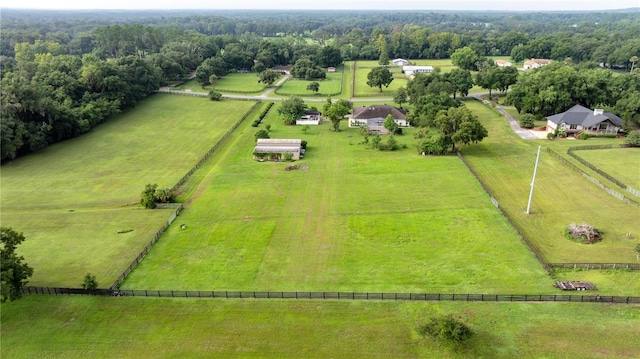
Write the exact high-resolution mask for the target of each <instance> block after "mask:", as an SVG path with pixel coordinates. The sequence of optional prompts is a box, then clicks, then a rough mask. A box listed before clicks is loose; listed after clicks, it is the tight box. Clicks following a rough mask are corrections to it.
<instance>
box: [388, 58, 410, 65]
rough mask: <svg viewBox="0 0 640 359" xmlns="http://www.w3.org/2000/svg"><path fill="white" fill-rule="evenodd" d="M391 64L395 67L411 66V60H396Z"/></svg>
mask: <svg viewBox="0 0 640 359" xmlns="http://www.w3.org/2000/svg"><path fill="white" fill-rule="evenodd" d="M391 63H392V64H393V66H407V65H409V64H410V62H409V60H405V59H395V60H393V61H391Z"/></svg>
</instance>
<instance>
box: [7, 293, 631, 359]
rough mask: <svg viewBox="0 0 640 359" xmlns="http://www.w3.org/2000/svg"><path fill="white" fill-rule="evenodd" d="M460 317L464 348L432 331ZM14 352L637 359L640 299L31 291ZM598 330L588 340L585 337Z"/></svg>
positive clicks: (10, 326)
mask: <svg viewBox="0 0 640 359" xmlns="http://www.w3.org/2000/svg"><path fill="white" fill-rule="evenodd" d="M440 314H453V315H454V316H456V317H458V318H460V319H461V320H462V321H464V322H465V323H467V325H469V326H470V327H471V329H472V330H473V331H474V333H475V336H474V337H473V338H472V339H471V340H470V341H468V342H467V343H466V344H465V345H464V346H463V347H460V348H457V349H456V348H453V347H451V346H446V345H441V344H439V343H437V342H436V341H434V340H433V339H431V338H422V337H421V336H420V335H418V333H417V331H416V328H417V327H418V326H419V325H421V324H423V323H425V322H426V321H427V320H428V319H429V318H430V317H432V316H435V315H440ZM1 319H2V334H1V340H2V347H1V349H0V356H2V357H3V358H16V359H18V358H35V357H43V356H46V357H47V358H103V357H117V358H141V357H163V358H169V357H171V358H173V357H176V358H177V357H180V358H182V357H189V358H193V357H224V358H226V357H243V358H253V357H260V358H300V357H304V358H328V357H331V358H356V357H367V358H550V359H551V358H586V359H589V358H635V357H637V353H638V352H639V351H640V342H638V340H637V339H638V327H640V308H638V307H636V306H622V305H606V304H595V303H593V304H586V303H526V304H523V303H465V302H420V303H403V302H380V301H354V302H351V301H308V300H224V299H216V300H211V299H203V300H196V299H170V298H163V299H159V298H133V297H120V298H109V297H90V296H89V297H83V296H71V297H69V296H27V297H25V298H23V299H21V300H20V301H17V302H14V303H9V304H3V308H2V318H1ZM585 338H587V339H585Z"/></svg>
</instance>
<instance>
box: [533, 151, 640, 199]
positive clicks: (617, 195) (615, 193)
mask: <svg viewBox="0 0 640 359" xmlns="http://www.w3.org/2000/svg"><path fill="white" fill-rule="evenodd" d="M546 151H547V153H549V154H551V155H553V157H555V158H556V159H558V160H560V162H562V163H563V164H565V165H567V166H569V167H570V168H571V169H573V170H575V171H577V172H578V173H580V174H581V175H582V177H584V178H586V179H587V180H589V182H591V183H593V184H594V185H596V186H597V187H598V188H600V189H601V190H603V191H605V192H607V193H608V194H610V195H611V196H613V197H615V198H617V199H619V200H621V201H623V202H624V203H628V204H631V205H635V206H637V207H640V203H639V202H637V201H636V200H633V199H631V198H629V197H627V196H625V195H623V194H622V193H620V192H618V191H616V190H614V189H613V188H609V187H607V186H605V185H604V184H602V182H600V181H598V179H596V178H594V177H592V176H591V175H589V174H588V173H586V172H585V171H583V170H581V169H580V168H578V166H576V165H574V164H573V163H571V162H569V161H568V160H567V159H566V158H564V157H562V156H560V155H559V154H558V153H556V152H555V151H553V150H552V149H550V148H549V147H547V148H546Z"/></svg>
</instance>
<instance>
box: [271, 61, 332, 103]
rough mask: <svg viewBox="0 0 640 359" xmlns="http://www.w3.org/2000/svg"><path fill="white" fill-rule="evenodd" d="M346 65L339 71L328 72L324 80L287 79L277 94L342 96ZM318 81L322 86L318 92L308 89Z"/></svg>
mask: <svg viewBox="0 0 640 359" xmlns="http://www.w3.org/2000/svg"><path fill="white" fill-rule="evenodd" d="M343 72H344V67H343V66H340V67H338V68H337V72H328V73H327V78H326V79H323V80H311V81H308V80H300V79H290V80H287V81H286V82H285V83H284V84H282V86H281V87H280V88H279V89H277V90H276V91H275V94H276V95H285V96H291V95H298V96H340V94H341V93H342V76H343ZM312 82H317V83H318V84H319V85H320V87H319V90H318V92H317V93H315V92H313V91H310V90H307V86H308V85H309V84H310V83H312Z"/></svg>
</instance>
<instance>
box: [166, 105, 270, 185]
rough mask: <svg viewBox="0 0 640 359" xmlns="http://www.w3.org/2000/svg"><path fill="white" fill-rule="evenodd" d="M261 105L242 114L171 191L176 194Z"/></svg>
mask: <svg viewBox="0 0 640 359" xmlns="http://www.w3.org/2000/svg"><path fill="white" fill-rule="evenodd" d="M261 104H262V101H260V100H258V101H257V102H256V103H255V104H254V105H253V106H251V108H250V109H249V110H248V111H247V112H246V113H245V114H244V115H242V117H241V118H240V120H238V122H236V123H235V124H234V125H233V127H231V129H229V131H227V132H226V133H225V134H224V135H223V136H222V137H221V138H220V139H219V140H218V142H216V144H215V145H213V147H211V148H210V149H209V151H207V153H206V154H205V155H204V156H202V158H201V159H200V161H198V163H196V164H195V166H193V167H192V168H191V169H190V170H189V171H188V172H187V174H185V175H184V176H182V178H181V179H180V180H179V181H178V183H176V184H175V185H174V186H173V187H171V190H172V191H174V192H176V191H177V189H178V188H179V187H180V186H182V185H183V184H184V183H185V182H186V181H187V180H188V179H189V177H191V175H192V174H193V173H194V172H195V171H196V170H197V169H198V168H200V166H202V164H203V163H204V162H205V161H206V160H207V159H208V158H209V157H210V156H211V155H212V154H213V153H214V152H215V151H216V150H217V149H218V148H219V147H220V146H221V145H222V144H223V143H224V141H225V140H226V139H227V138H228V137H229V136H231V134H232V133H233V132H234V131H235V130H236V129H237V128H238V126H240V125H241V124H242V122H244V120H246V119H247V117H249V115H250V114H251V113H253V111H254V110H255V109H256V108H258V107H259V106H260V105H261Z"/></svg>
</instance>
